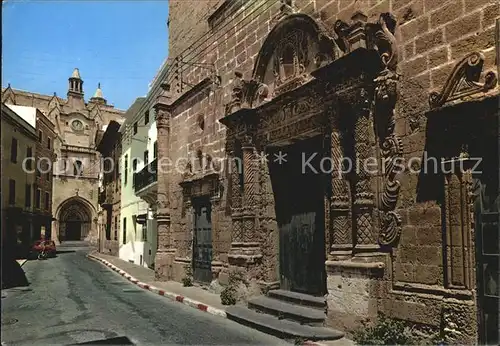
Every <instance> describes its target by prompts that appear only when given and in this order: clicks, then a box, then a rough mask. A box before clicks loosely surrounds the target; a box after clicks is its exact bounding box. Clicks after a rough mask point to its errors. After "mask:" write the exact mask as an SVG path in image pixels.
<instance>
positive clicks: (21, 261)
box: [16, 259, 28, 267]
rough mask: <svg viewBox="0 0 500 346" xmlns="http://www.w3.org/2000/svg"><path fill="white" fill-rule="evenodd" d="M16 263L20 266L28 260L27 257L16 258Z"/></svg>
mask: <svg viewBox="0 0 500 346" xmlns="http://www.w3.org/2000/svg"><path fill="white" fill-rule="evenodd" d="M16 262H17V263H19V265H20V266H21V267H22V266H23V265H24V264H25V263H26V262H28V260H27V259H18V260H16Z"/></svg>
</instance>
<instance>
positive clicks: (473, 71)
mask: <svg viewBox="0 0 500 346" xmlns="http://www.w3.org/2000/svg"><path fill="white" fill-rule="evenodd" d="M483 64H484V55H483V54H482V53H480V52H473V53H470V54H468V55H467V56H465V57H464V58H463V59H462V60H460V61H459V62H458V63H457V64H456V65H455V67H454V68H453V71H452V72H451V74H450V76H449V77H448V79H447V81H446V83H445V85H444V87H443V89H442V91H441V92H440V93H438V92H431V93H430V95H429V105H430V107H431V108H438V107H441V106H442V105H444V104H445V103H447V102H450V101H453V100H458V99H462V98H464V97H466V96H470V95H473V94H476V93H481V92H487V91H488V90H490V89H493V88H494V87H495V86H496V85H497V82H498V79H497V75H496V73H495V72H493V71H489V72H487V73H486V75H485V76H484V83H480V82H479V78H480V76H481V72H482V70H483Z"/></svg>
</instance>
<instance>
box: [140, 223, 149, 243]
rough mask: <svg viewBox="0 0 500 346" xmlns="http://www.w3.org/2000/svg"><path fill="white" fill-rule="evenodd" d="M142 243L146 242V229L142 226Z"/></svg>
mask: <svg viewBox="0 0 500 346" xmlns="http://www.w3.org/2000/svg"><path fill="white" fill-rule="evenodd" d="M141 240H142V241H144V242H146V241H148V227H147V226H146V225H142V239H141Z"/></svg>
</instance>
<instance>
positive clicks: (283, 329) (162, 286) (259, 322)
mask: <svg viewBox="0 0 500 346" xmlns="http://www.w3.org/2000/svg"><path fill="white" fill-rule="evenodd" d="M88 257H89V258H92V259H94V260H96V261H99V262H101V263H103V264H104V265H106V266H108V267H110V268H111V269H112V270H114V271H116V272H117V273H119V274H120V275H121V276H123V277H125V278H126V279H127V280H129V281H130V282H132V283H133V284H135V285H137V286H139V287H141V288H142V289H145V290H149V291H151V292H153V293H156V294H158V295H161V296H164V297H166V298H168V299H170V300H173V301H176V302H179V303H182V304H185V305H187V306H190V307H193V308H195V309H198V310H202V311H205V312H208V313H210V314H212V315H215V316H219V317H223V318H228V319H231V320H234V321H235V322H238V323H241V324H244V325H247V326H249V327H252V328H254V329H257V330H259V331H262V332H264V333H267V334H271V335H274V336H278V337H281V338H285V339H286V338H292V339H297V338H300V339H303V340H306V341H304V343H303V345H309V346H312V345H315V346H352V345H354V343H353V342H352V341H351V340H349V339H346V338H344V333H342V332H340V331H337V330H334V329H330V328H325V327H315V326H309V325H301V324H299V323H297V322H293V321H289V320H280V319H278V318H277V317H275V316H272V315H267V314H263V313H259V312H256V311H252V310H250V309H248V308H246V307H243V306H237V305H236V306H228V307H225V306H223V305H222V304H221V303H220V297H219V296H218V295H216V294H213V293H210V292H207V291H206V290H204V289H201V288H198V287H183V286H182V284H180V283H178V282H157V281H154V282H147V283H145V282H141V281H139V280H138V279H136V278H135V277H133V276H132V275H130V274H129V273H127V272H126V271H125V270H123V269H121V268H119V267H118V266H117V265H115V264H113V263H111V261H113V262H115V263H117V264H118V265H121V264H122V263H121V262H123V263H125V266H128V265H129V263H127V262H126V261H123V260H121V259H119V258H109V259H110V260H111V261H108V260H107V259H105V258H104V257H106V258H107V257H112V256H106V255H104V256H102V254H99V253H96V252H94V253H91V254H89V255H88ZM131 265H132V264H130V266H131ZM134 266H135V267H138V266H137V265H134ZM135 267H134V268H133V269H134V270H137V271H140V270H144V271H151V269H148V268H142V267H139V268H135ZM189 291H191V292H189ZM198 291H200V292H198ZM276 291H280V290H276ZM179 293H187V294H179ZM188 295H189V296H188ZM299 295H300V294H299ZM211 296H213V297H211ZM292 296H294V295H293V294H292ZM196 298H198V299H199V300H200V301H203V303H202V302H200V301H198V300H197V299H196ZM207 298H208V299H207ZM216 299H217V301H216ZM275 300H276V299H275ZM208 301H210V302H211V303H212V304H211V305H207V304H206V303H207V302H208ZM311 309H312V310H316V311H318V310H317V309H314V308H311ZM254 317H257V318H254ZM317 340H321V342H317Z"/></svg>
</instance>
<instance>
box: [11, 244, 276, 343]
mask: <svg viewBox="0 0 500 346" xmlns="http://www.w3.org/2000/svg"><path fill="white" fill-rule="evenodd" d="M81 245H82V244H78V243H73V244H69V245H68V244H63V245H61V246H59V247H58V251H61V253H59V254H58V255H57V257H56V258H51V259H48V260H46V261H37V260H34V261H28V262H27V263H26V264H25V265H24V266H23V269H24V271H25V272H26V276H27V278H28V281H29V282H30V286H29V287H25V288H11V289H8V290H3V291H2V344H4V345H44V344H45V345H47V344H50V345H70V344H76V343H82V342H90V341H96V340H103V339H110V338H117V337H127V338H128V339H130V341H131V342H132V343H134V344H137V345H148V344H149V345H152V344H154V345H166V344H192V345H193V344H194V345H209V344H212V345H235V344H247V345H249V344H254V345H255V344H260V345H278V344H285V342H284V341H283V340H280V339H277V338H274V337H272V336H269V335H266V334H263V333H261V332H258V331H255V330H253V329H250V328H247V327H245V326H242V325H239V324H237V323H235V322H232V321H230V320H227V319H224V318H221V317H217V316H213V315H210V314H207V313H206V312H203V311H200V310H196V309H193V308H190V307H188V306H186V305H183V304H179V303H176V302H171V301H169V300H168V299H166V298H164V297H161V296H158V295H155V294H153V293H151V292H148V291H145V290H142V289H140V288H139V287H137V286H135V285H133V284H131V283H130V282H128V281H127V280H126V279H124V278H123V277H121V276H120V275H118V274H117V273H115V272H113V271H111V270H110V269H108V268H107V267H104V266H103V265H101V264H99V263H97V262H95V261H92V260H90V259H88V258H86V257H85V255H86V253H87V251H88V249H87V248H86V247H82V246H81ZM4 296H5V297H4Z"/></svg>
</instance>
